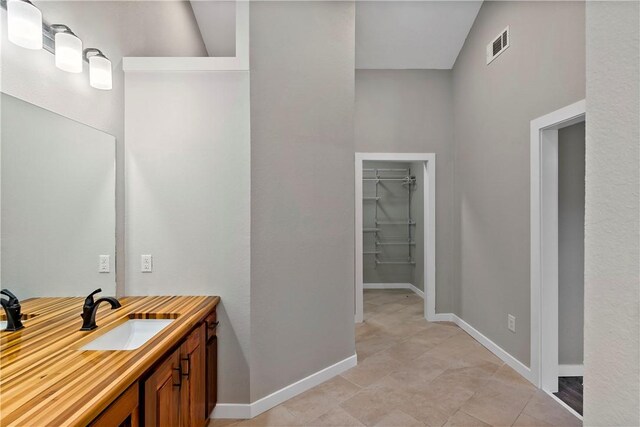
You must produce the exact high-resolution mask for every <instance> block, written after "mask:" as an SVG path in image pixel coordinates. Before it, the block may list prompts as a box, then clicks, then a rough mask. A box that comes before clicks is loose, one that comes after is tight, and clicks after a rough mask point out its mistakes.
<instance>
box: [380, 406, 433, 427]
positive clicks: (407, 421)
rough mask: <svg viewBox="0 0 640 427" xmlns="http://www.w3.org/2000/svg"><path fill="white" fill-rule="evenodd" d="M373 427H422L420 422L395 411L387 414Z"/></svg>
mask: <svg viewBox="0 0 640 427" xmlns="http://www.w3.org/2000/svg"><path fill="white" fill-rule="evenodd" d="M374 425H375V426H376V427H424V424H423V423H422V422H420V421H418V420H416V419H415V418H413V417H412V416H410V415H408V414H406V413H404V412H402V411H399V410H397V409H395V410H393V411H391V412H389V413H388V414H387V415H385V416H384V417H382V419H381V420H380V421H378V422H377V423H375V424H374Z"/></svg>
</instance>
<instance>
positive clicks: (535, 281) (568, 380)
mask: <svg viewBox="0 0 640 427" xmlns="http://www.w3.org/2000/svg"><path fill="white" fill-rule="evenodd" d="M584 122H585V101H584V100H582V101H579V102H576V103H574V104H571V105H569V106H567V107H564V108H561V109H560V110H557V111H554V112H552V113H550V114H547V115H545V116H542V117H540V118H538V119H535V120H533V121H531V370H532V373H533V374H534V378H535V379H536V380H537V385H538V386H539V387H540V388H541V389H543V390H544V391H545V392H547V393H548V394H549V395H550V396H552V397H553V398H555V399H556V400H558V401H559V402H560V403H561V404H563V405H564V406H565V407H567V408H568V409H570V410H572V412H574V414H575V415H577V416H579V415H580V414H579V412H581V409H582V408H581V393H582V388H581V386H582V338H581V337H582V334H583V331H584V325H583V318H582V316H583V313H582V307H583V303H582V302H580V299H581V298H583V292H584V276H583V272H584V142H585V141H584ZM576 139H580V140H576ZM561 144H562V146H561ZM580 174H581V175H580ZM580 192H582V193H580ZM567 362H569V363H567ZM559 386H561V388H562V389H560V393H559V394H558V395H556V393H558V392H559ZM563 390H564V391H567V393H563ZM577 393H579V396H577ZM569 395H575V396H573V397H574V398H575V399H574V401H573V402H571V399H564V400H565V401H563V400H562V399H560V398H558V396H559V397H563V396H565V397H566V396H569ZM578 398H579V400H580V402H579V403H580V404H579V405H578V404H577V403H578V402H577V400H578ZM567 402H569V403H570V404H568V403H567Z"/></svg>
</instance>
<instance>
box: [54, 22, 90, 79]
mask: <svg viewBox="0 0 640 427" xmlns="http://www.w3.org/2000/svg"><path fill="white" fill-rule="evenodd" d="M50 28H51V30H52V32H53V33H54V34H55V36H54V39H55V56H56V67H58V68H60V69H61V70H63V71H67V72H69V73H81V72H82V40H80V39H79V38H78V36H76V35H75V34H74V33H73V31H71V28H69V27H67V26H66V25H63V24H53V25H51V27H50Z"/></svg>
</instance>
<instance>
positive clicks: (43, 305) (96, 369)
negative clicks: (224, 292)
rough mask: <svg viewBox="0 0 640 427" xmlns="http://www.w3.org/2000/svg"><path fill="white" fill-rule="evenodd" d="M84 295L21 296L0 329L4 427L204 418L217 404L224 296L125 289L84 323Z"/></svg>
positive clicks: (199, 421)
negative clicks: (85, 327)
mask: <svg viewBox="0 0 640 427" xmlns="http://www.w3.org/2000/svg"><path fill="white" fill-rule="evenodd" d="M83 300H84V299H83V298H33V299H30V300H26V301H23V302H22V312H23V319H26V320H24V322H23V323H24V326H25V327H24V328H23V329H21V330H18V331H15V332H4V331H3V332H0V364H1V369H0V425H2V426H13V425H16V426H17V425H20V426H45V425H51V426H67V425H69V426H85V425H92V426H138V425H146V426H156V425H170V426H185V427H186V426H193V427H201V426H205V425H206V424H207V422H208V418H209V415H210V414H211V411H212V410H213V408H214V407H215V402H216V382H217V337H216V327H217V324H218V323H217V320H216V306H217V304H218V303H219V301H220V298H219V297H176V296H154V297H126V298H122V299H120V303H121V304H122V307H120V308H117V309H115V310H111V309H110V307H109V306H107V305H103V306H101V307H100V308H99V309H98V313H97V316H96V323H97V325H98V327H97V328H96V329H94V330H92V331H80V327H81V325H82V319H81V318H80V313H81V311H82V305H83Z"/></svg>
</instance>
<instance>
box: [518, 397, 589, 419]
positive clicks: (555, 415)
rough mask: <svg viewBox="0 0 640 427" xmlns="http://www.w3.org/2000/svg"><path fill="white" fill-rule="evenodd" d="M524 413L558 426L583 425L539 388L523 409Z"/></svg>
mask: <svg viewBox="0 0 640 427" xmlns="http://www.w3.org/2000/svg"><path fill="white" fill-rule="evenodd" d="M522 412H523V413H524V414H526V415H529V416H531V417H535V418H536V419H537V420H540V421H544V422H546V423H548V424H551V425H556V426H581V425H582V422H581V421H580V420H579V419H578V418H577V417H576V416H574V415H573V414H572V413H571V412H569V411H568V410H567V409H565V408H563V407H562V406H561V405H560V404H558V402H556V401H555V400H554V399H553V398H552V397H550V396H548V395H547V394H546V393H545V392H543V391H541V390H538V391H536V393H535V394H534V395H533V397H532V398H531V400H530V401H529V403H527V406H526V407H525V408H524V410H523V411H522Z"/></svg>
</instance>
